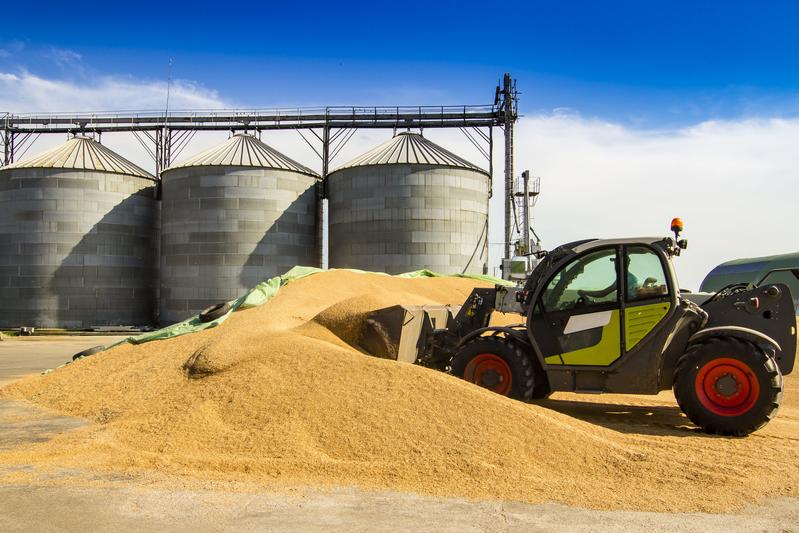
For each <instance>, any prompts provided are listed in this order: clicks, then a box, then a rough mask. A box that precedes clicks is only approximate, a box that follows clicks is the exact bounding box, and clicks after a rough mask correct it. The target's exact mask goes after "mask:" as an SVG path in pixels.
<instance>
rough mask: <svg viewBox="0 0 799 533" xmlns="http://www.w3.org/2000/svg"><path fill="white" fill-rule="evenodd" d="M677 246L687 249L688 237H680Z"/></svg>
mask: <svg viewBox="0 0 799 533" xmlns="http://www.w3.org/2000/svg"><path fill="white" fill-rule="evenodd" d="M677 246H679V247H680V248H682V249H683V250H685V249H686V248H688V239H680V240H679V241H677Z"/></svg>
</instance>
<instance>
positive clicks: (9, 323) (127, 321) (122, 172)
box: [0, 136, 158, 329]
mask: <svg viewBox="0 0 799 533" xmlns="http://www.w3.org/2000/svg"><path fill="white" fill-rule="evenodd" d="M155 184H156V182H155V178H154V177H153V176H152V175H150V174H148V173H147V172H145V171H144V170H142V169H141V168H139V167H137V166H136V165H134V164H133V163H131V162H130V161H127V160H125V159H124V158H122V157H121V156H119V155H118V154H116V153H114V152H112V151H111V150H109V149H108V148H106V147H105V146H103V145H101V144H100V143H98V142H95V141H93V140H92V139H90V138H88V137H83V136H75V137H73V138H71V139H69V140H68V141H67V142H66V143H64V144H61V145H59V146H56V147H55V148H53V149H51V150H48V151H46V152H44V153H42V154H40V155H38V156H35V157H32V158H30V159H27V160H23V161H21V162H18V163H15V164H11V165H8V166H5V167H3V168H2V169H0V248H2V251H3V253H2V254H1V255H0V295H2V298H0V301H2V305H0V327H18V326H34V327H40V328H41V327H43V328H70V329H72V328H76V329H80V328H91V327H92V326H115V325H124V326H148V325H152V324H153V323H154V318H155V298H156V290H157V282H156V280H157V275H156V266H157V242H158V241H157V239H158V202H157V199H156V197H155Z"/></svg>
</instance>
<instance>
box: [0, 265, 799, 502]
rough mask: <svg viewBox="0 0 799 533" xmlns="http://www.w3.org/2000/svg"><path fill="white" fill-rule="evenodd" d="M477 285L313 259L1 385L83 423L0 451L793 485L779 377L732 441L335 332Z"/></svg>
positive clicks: (725, 498)
mask: <svg viewBox="0 0 799 533" xmlns="http://www.w3.org/2000/svg"><path fill="white" fill-rule="evenodd" d="M475 285H479V283H476V282H474V281H472V280H465V279H455V278H433V279H427V278H426V279H398V278H387V277H382V276H375V275H364V274H355V273H349V272H329V273H324V274H318V275H314V276H310V277H307V278H304V279H301V280H299V281H296V282H294V283H292V284H290V285H288V286H287V287H285V288H283V289H282V290H281V291H280V293H279V294H278V296H277V297H276V298H275V299H274V300H272V301H271V302H269V303H268V304H266V305H264V306H262V307H259V308H255V309H251V310H247V311H242V312H239V313H235V314H234V315H233V316H232V317H231V318H230V319H229V320H228V321H227V322H225V323H224V324H223V325H222V326H220V327H218V328H214V329H210V330H206V331H202V332H199V333H196V334H192V335H186V336H183V337H178V338H174V339H170V340H166V341H159V342H153V343H148V344H144V345H140V346H122V347H119V348H116V349H114V350H111V351H109V352H106V353H104V354H102V355H101V356H97V357H90V358H87V359H85V360H81V361H79V362H77V363H75V364H72V365H69V366H68V367H66V368H63V369H60V370H58V371H56V372H54V373H52V374H48V375H46V376H37V377H33V378H29V379H26V380H23V381H20V382H17V383H15V384H13V385H11V386H8V387H6V388H5V389H3V390H0V394H2V395H4V396H6V397H10V398H17V399H27V400H29V401H31V402H33V403H35V404H38V405H40V406H44V407H48V408H51V409H55V410H57V411H59V412H62V413H68V414H72V415H77V416H82V417H86V418H88V419H90V420H93V421H94V422H95V424H92V425H91V426H89V427H87V428H85V429H81V430H78V431H73V432H70V433H67V434H64V435H61V436H59V437H58V438H56V439H54V440H52V441H50V442H46V443H41V444H36V445H28V446H25V447H20V448H17V449H14V450H11V451H8V452H4V453H0V464H21V463H26V464H27V463H33V464H37V465H39V466H41V467H44V468H46V467H59V468H60V467H66V468H79V469H85V470H89V471H92V470H98V471H103V472H107V471H111V472H129V473H136V474H137V475H140V474H141V473H146V472H152V471H158V472H161V473H166V474H170V475H175V476H180V477H181V478H182V479H194V480H213V481H244V482H253V483H258V484H260V485H266V486H274V487H280V486H308V485H311V486H332V485H358V486H361V487H365V488H370V489H371V488H373V489H392V490H404V491H415V492H422V493H428V494H435V495H442V496H466V497H472V498H489V499H510V500H523V501H529V502H541V501H559V502H563V503H567V504H575V505H581V506H588V507H595V508H626V509H643V510H682V511H694V510H703V511H718V510H728V509H732V508H736V507H739V506H740V505H742V504H744V503H746V502H750V501H754V500H757V499H759V498H761V497H763V496H775V495H789V496H799V466H798V465H799V463H798V462H797V460H796V459H795V456H794V447H795V443H796V441H797V439H799V431H798V430H797V429H798V428H799V426H797V423H798V422H799V409H798V408H797V407H799V403H797V398H799V390H797V386H796V385H795V384H794V381H793V380H792V379H791V378H789V379H788V380H787V386H788V390H787V391H786V405H785V407H784V408H783V410H782V411H781V412H780V414H779V416H778V417H777V419H776V420H775V421H773V422H772V423H771V424H770V425H769V426H767V427H766V428H765V429H764V430H761V431H760V432H758V433H757V434H755V435H753V436H751V437H749V438H745V439H729V438H719V437H710V436H706V435H703V434H701V433H697V432H696V431H694V430H693V429H692V428H691V427H690V424H689V423H688V421H687V420H686V419H685V418H684V417H683V416H682V415H681V414H680V412H679V410H678V409H677V408H676V406H675V404H674V401H673V398H672V397H671V395H670V394H668V393H664V394H662V395H659V396H657V397H641V396H628V397H621V396H599V397H590V398H586V397H584V396H575V395H566V394H563V395H556V396H555V398H554V399H552V400H549V401H546V402H542V403H540V404H538V405H525V404H522V403H519V402H515V401H512V400H508V399H506V398H503V397H500V396H498V395H495V394H492V393H489V392H487V391H484V390H482V389H479V388H478V387H475V386H472V385H469V384H467V383H465V382H462V381H460V380H457V379H455V378H452V377H450V376H447V375H444V374H442V373H438V372H435V371H432V370H428V369H424V368H421V367H416V366H412V365H407V364H401V363H397V362H394V361H386V360H380V359H376V358H371V357H368V356H365V355H363V354H362V353H360V352H359V351H357V350H356V349H354V348H353V347H352V346H351V345H350V344H349V343H350V342H352V339H353V338H355V335H356V334H357V328H358V327H360V324H361V322H362V317H363V314H364V313H365V312H367V311H369V310H372V309H377V308H380V307H385V306H388V305H394V304H397V303H404V304H424V303H460V302H462V301H463V300H464V298H465V297H466V295H467V294H468V293H469V292H470V290H471V288H472V287H474V286H475Z"/></svg>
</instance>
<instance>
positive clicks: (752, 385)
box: [694, 357, 760, 416]
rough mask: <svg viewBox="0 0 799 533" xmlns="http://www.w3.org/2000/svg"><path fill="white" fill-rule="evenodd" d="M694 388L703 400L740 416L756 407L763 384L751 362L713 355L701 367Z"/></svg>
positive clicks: (720, 411) (709, 406) (718, 411)
mask: <svg viewBox="0 0 799 533" xmlns="http://www.w3.org/2000/svg"><path fill="white" fill-rule="evenodd" d="M694 390H695V391H696V396H697V398H699V402H700V403H701V404H702V405H703V406H704V407H705V408H706V409H707V410H709V411H710V412H712V413H714V414H717V415H721V416H739V415H742V414H744V413H746V412H747V411H749V410H750V409H751V408H752V407H754V405H755V402H757V398H758V397H759V396H760V384H759V382H758V380H757V376H755V373H754V372H753V371H752V369H751V368H749V365H747V364H746V363H744V362H743V361H739V360H738V359H733V358H731V357H720V358H718V359H713V360H712V361H709V362H708V363H705V365H704V366H703V367H702V368H700V369H699V372H697V374H696V381H695V383H694Z"/></svg>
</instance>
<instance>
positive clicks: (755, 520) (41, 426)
mask: <svg viewBox="0 0 799 533" xmlns="http://www.w3.org/2000/svg"><path fill="white" fill-rule="evenodd" d="M115 339H116V338H115V337H77V338H63V337H60V338H36V337H33V338H24V339H11V340H9V339H7V340H5V341H3V342H0V386H2V384H3V383H7V382H8V381H10V380H13V379H16V378H18V377H20V376H22V375H25V374H28V373H35V372H40V371H42V370H43V369H46V368H50V367H53V366H57V365H59V364H61V363H63V362H65V361H67V360H69V359H70V358H71V356H72V354H74V353H76V352H78V351H80V350H82V349H85V348H88V347H91V346H95V345H97V344H108V343H110V342H113V341H114V340H115ZM83 423H85V422H83V421H82V420H79V419H74V418H69V417H62V416H58V415H55V414H52V413H50V414H45V413H43V412H42V411H41V410H38V409H37V408H36V407H34V406H32V405H30V404H27V403H25V402H9V401H5V402H0V453H2V451H3V450H4V449H8V448H10V447H13V446H17V445H20V444H23V443H26V442H36V441H40V440H43V439H47V438H49V437H50V436H51V435H53V434H55V433H59V432H62V431H70V430H71V429H72V428H75V427H79V426H80V425H82V424H83ZM19 468H22V469H25V468H27V467H26V466H25V465H22V466H21V467H19ZM2 473H3V471H2V470H0V474H2ZM74 474H75V473H74V472H64V473H58V472H56V473H53V474H52V475H51V477H52V479H51V480H50V481H51V482H50V483H47V484H42V485H19V484H17V485H12V484H5V485H3V484H0V530H2V531H3V532H5V531H9V532H16V531H20V532H22V531H25V532H31V531H70V532H71V531H76V532H78V531H80V532H83V531H86V530H90V531H92V530H94V531H96V530H100V531H118V532H126V531H143V530H147V531H149V530H154V531H190V532H192V533H196V532H202V531H272V530H276V531H330V530H345V531H373V530H380V531H408V530H413V531H458V532H461V531H575V530H578V531H609V530H614V531H647V532H654V531H673V530H680V531H697V532H700V531H701V532H705V531H780V530H782V531H785V530H799V502H797V501H796V500H791V499H785V498H783V499H775V500H770V501H767V502H764V503H763V504H761V505H758V506H748V507H746V508H745V509H743V510H742V511H740V512H739V513H737V514H735V515H707V514H665V513H640V512H619V511H614V512H604V511H593V510H585V509H574V508H568V507H564V506H562V505H555V504H545V505H529V504H521V503H514V502H468V501H465V500H460V499H444V498H432V497H427V496H418V495H413V494H402V493H392V492H367V491H362V490H359V489H354V488H341V489H336V490H332V491H321V490H318V489H308V490H307V491H303V492H302V493H293V494H278V493H260V494H240V493H226V492H220V491H164V490H160V489H157V488H153V487H149V486H145V485H143V484H137V483H136V482H135V481H131V480H125V479H119V478H110V477H108V478H103V477H100V478H99V479H100V480H101V481H102V482H103V483H104V484H107V487H105V488H95V487H81V486H78V485H77V484H75V483H72V482H71V481H70V480H71V478H72V477H73V476H74ZM95 477H97V476H95ZM59 478H60V479H59ZM687 497H690V495H687Z"/></svg>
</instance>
